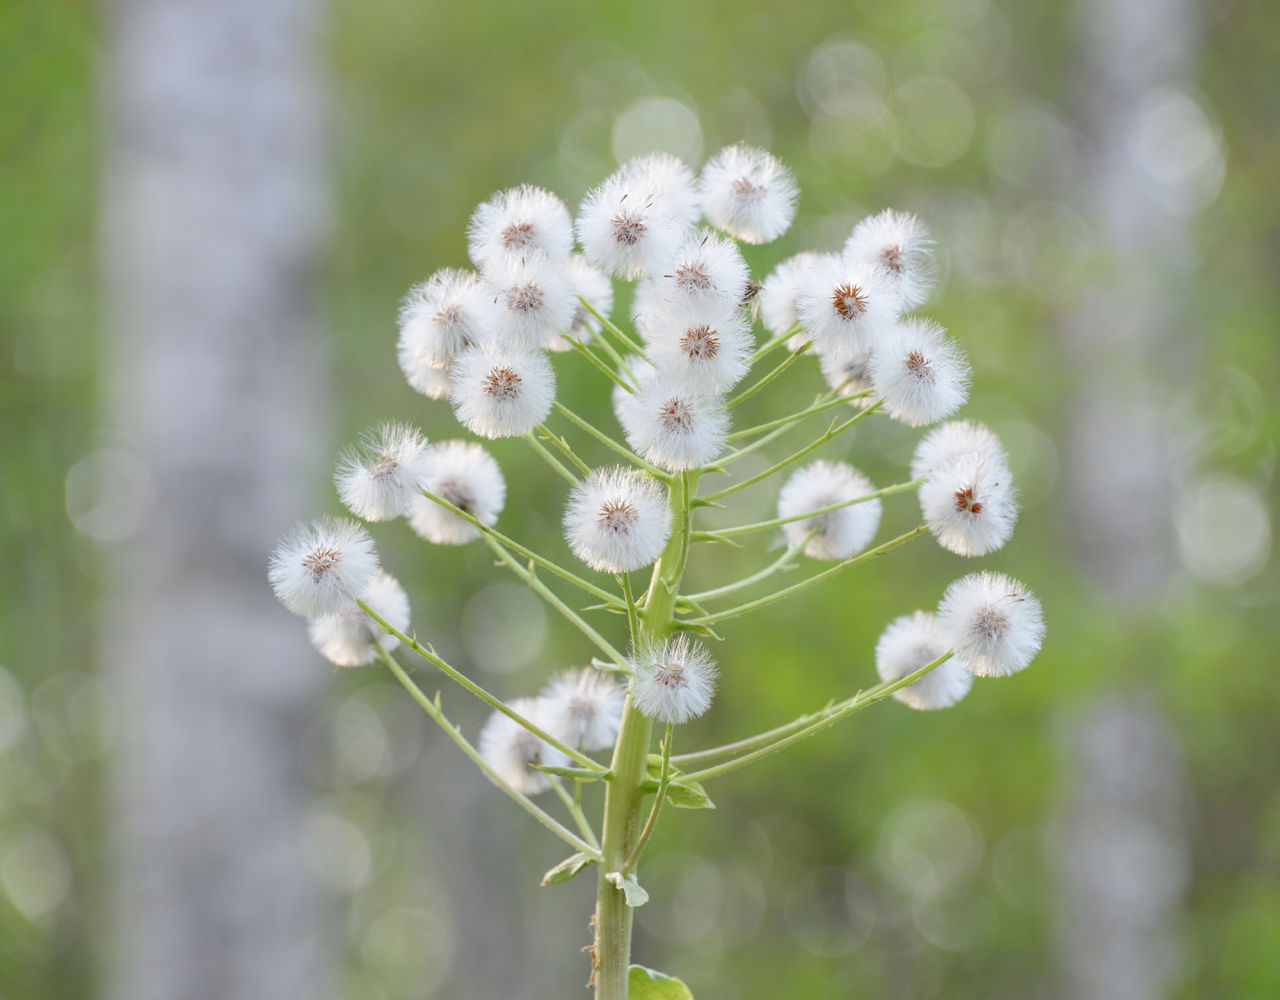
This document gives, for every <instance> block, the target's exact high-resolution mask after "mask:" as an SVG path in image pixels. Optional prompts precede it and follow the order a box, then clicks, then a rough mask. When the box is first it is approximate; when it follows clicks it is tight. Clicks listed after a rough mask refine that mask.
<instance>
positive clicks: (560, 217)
mask: <svg viewBox="0 0 1280 1000" xmlns="http://www.w3.org/2000/svg"><path fill="white" fill-rule="evenodd" d="M572 249H573V223H572V221H570V219H569V209H567V208H566V207H565V204H564V202H563V201H561V200H560V199H559V198H557V197H556V196H555V195H554V194H552V193H551V192H550V191H546V190H543V189H542V188H540V187H534V186H533V185H532V184H521V185H520V186H519V187H514V188H510V189H508V190H506V191H499V192H498V193H497V194H495V195H494V196H493V197H492V198H490V199H489V200H488V201H486V202H484V203H483V204H481V205H478V206H477V207H476V210H475V211H474V212H473V213H471V221H470V222H469V223H467V253H468V254H469V255H470V256H471V260H472V262H473V263H474V264H475V265H476V267H479V268H486V269H487V268H489V267H492V266H493V265H494V263H495V262H497V261H499V260H501V259H502V258H503V257H507V256H515V257H519V256H523V255H524V254H529V253H535V252H541V253H544V254H546V255H547V257H549V258H550V259H552V260H563V259H564V258H565V257H567V256H569V251H570V250H572Z"/></svg>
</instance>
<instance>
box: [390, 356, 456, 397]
mask: <svg viewBox="0 0 1280 1000" xmlns="http://www.w3.org/2000/svg"><path fill="white" fill-rule="evenodd" d="M400 370H401V371H402V372H404V377H405V379H406V380H407V381H408V383H409V385H410V387H411V388H413V389H414V390H416V391H417V392H420V393H422V394H423V395H424V396H426V397H427V398H428V399H444V398H445V397H446V396H448V395H449V369H447V368H437V367H436V366H435V365H433V364H430V363H429V362H427V361H425V360H424V359H422V358H411V357H406V355H405V354H404V353H401V355H400Z"/></svg>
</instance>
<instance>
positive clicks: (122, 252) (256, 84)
mask: <svg viewBox="0 0 1280 1000" xmlns="http://www.w3.org/2000/svg"><path fill="white" fill-rule="evenodd" d="M320 16H321V5H320V3H319V2H318V0H216V2H208V0H115V2H114V3H113V4H112V5H111V6H110V7H109V24H108V29H109V36H110V51H109V56H108V69H107V81H106V82H107V88H106V89H107V126H108V127H107V135H106V154H107V155H106V177H105V186H104V201H105V217H104V265H105V273H106V281H107V290H108V296H109V301H110V318H111V323H112V328H113V334H114V337H113V345H112V346H113V351H112V366H111V370H110V372H109V376H108V377H109V379H110V382H109V385H108V391H107V393H106V399H107V404H106V405H107V413H106V423H107V425H108V427H110V428H112V433H113V435H114V437H113V441H112V443H113V444H116V445H117V446H119V447H122V448H124V449H126V450H128V451H130V452H132V453H133V454H135V455H136V456H137V458H138V459H139V460H140V461H141V463H142V465H143V466H144V467H145V468H146V470H147V471H148V473H149V475H150V478H151V480H152V481H153V483H154V486H155V497H156V499H155V506H154V510H153V511H152V512H151V516H150V517H149V518H148V519H146V521H145V523H144V525H143V527H142V529H141V531H140V532H139V534H138V535H137V536H136V537H134V538H133V539H131V540H130V541H129V542H128V543H126V544H125V545H123V546H121V547H120V548H119V549H117V550H116V551H115V552H113V553H112V554H111V555H110V557H109V559H108V560H107V561H106V565H107V566H108V567H109V577H108V580H107V581H106V582H107V584H108V589H109V595H108V605H107V614H106V627H105V630H104V633H105V634H104V648H103V660H104V666H105V670H106V671H107V675H108V677H109V679H110V680H111V682H112V683H113V685H115V686H116V688H117V689H118V691H119V693H120V703H121V711H122V713H123V717H124V720H125V724H126V729H125V731H126V732H127V733H128V741H127V744H126V745H125V746H123V747H122V749H121V752H120V753H119V754H118V756H117V758H116V761H115V768H116V770H115V773H114V775H113V782H112V794H113V801H112V813H113V817H114V829H113V833H114V840H113V851H114V878H115V888H114V896H113V900H114V930H115V932H116V933H117V934H118V935H119V940H117V941H116V942H114V945H115V947H114V948H113V949H112V953H111V961H112V968H111V969H110V970H109V973H110V994H111V995H113V996H116V997H121V998H125V997H127V998H128V1000H176V998H182V1000H215V998H217V1000H232V998H234V1000H247V998H254V1000H257V998H264V1000H275V998H280V1000H286V998H287V1000H296V998H303V997H306V998H308V1000H310V998H315V997H323V996H324V995H325V989H324V988H323V984H324V982H325V980H326V979H327V978H328V977H327V976H326V975H325V972H324V970H323V969H322V962H321V956H322V954H324V952H323V950H322V948H321V937H320V930H321V928H320V927H319V926H318V919H317V913H318V909H317V903H318V898H317V892H316V889H315V888H314V886H313V884H312V880H311V878H310V877H309V875H308V873H307V871H306V869H305V867H304V864H303V862H302V860H301V850H300V845H299V831H300V825H301V821H302V817H303V810H304V807H305V802H304V790H303V783H302V781H301V777H300V774H299V770H298V754H299V735H300V731H301V728H302V726H303V725H304V720H305V716H306V712H307V710H308V703H309V701H310V700H311V699H313V698H314V697H315V695H316V694H317V692H318V690H319V688H320V686H321V684H322V683H323V682H324V681H325V679H326V676H327V673H326V671H325V670H324V669H323V668H320V667H318V666H317V663H316V660H315V657H314V656H313V655H311V654H310V652H309V650H306V648H305V647H306V642H305V637H304V635H305V633H304V629H303V627H302V623H301V622H299V621H297V620H295V619H291V618H290V616H288V615H287V614H285V613H284V612H283V611H282V609H281V608H280V607H279V605H277V604H276V603H275V602H274V601H273V600H272V598H271V594H270V592H269V590H268V589H267V586H266V582H265V573H266V559H267V553H268V552H269V550H270V548H271V546H272V544H273V543H274V541H275V539H276V538H277V537H278V535H279V534H280V532H281V531H282V530H283V528H284V527H286V525H287V524H288V523H289V522H290V521H291V520H293V519H294V518H295V517H296V516H297V514H298V512H299V511H301V510H305V509H307V508H308V507H309V506H310V502H309V500H308V498H309V497H310V496H312V495H313V487H315V486H316V485H317V484H318V479H319V473H320V468H319V460H320V456H319V455H318V452H317V449H318V447H319V446H320V445H321V443H323V442H324V441H325V439H326V435H325V434H324V429H323V428H322V427H318V426H317V411H318V406H317V404H318V402H319V401H320V400H322V399H323V394H322V393H321V392H320V390H319V388H318V385H319V383H318V381H317V372H316V371H315V370H314V369H315V367H316V366H315V363H314V361H313V358H314V356H315V347H314V344H313V343H311V341H312V337H311V336H310V333H311V308H310V305H311V297H312V296H311V286H310V282H309V277H310V274H311V271H312V264H313V261H314V256H315V253H316V249H317V247H318V246H319V245H320V243H321V238H322V235H323V229H324V214H325V210H326V208H327V198H328V190H327V184H326V177H325V172H324V159H325V157H324V150H323V149H322V133H321V100H320V97H321V87H320V84H321V78H320V73H319V69H318V66H319V46H318V40H319V39H318V35H319V29H320Z"/></svg>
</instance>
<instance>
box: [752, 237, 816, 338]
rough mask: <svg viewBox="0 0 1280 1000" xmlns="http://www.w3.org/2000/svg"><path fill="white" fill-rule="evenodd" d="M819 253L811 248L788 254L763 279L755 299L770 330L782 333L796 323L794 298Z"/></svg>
mask: <svg viewBox="0 0 1280 1000" xmlns="http://www.w3.org/2000/svg"><path fill="white" fill-rule="evenodd" d="M821 256H822V255H821V254H818V253H814V252H813V251H812V250H806V251H805V252H804V253H798V254H796V255H795V256H794V257H788V258H787V259H786V260H784V261H783V262H782V263H781V264H779V265H778V266H777V267H775V268H774V269H773V270H772V271H770V272H769V276H768V277H767V278H765V279H764V284H763V285H762V286H761V287H760V295H759V297H758V299H757V300H756V301H757V302H758V303H759V305H760V321H761V322H762V323H763V324H764V328H765V329H766V330H768V331H769V332H770V333H773V334H779V333H784V332H785V331H787V330H790V329H791V328H792V327H793V326H795V325H796V323H797V322H799V319H800V318H799V316H798V315H797V313H796V297H797V296H798V295H799V294H800V285H801V283H802V282H803V281H804V276H805V275H806V274H808V273H809V268H811V267H812V266H813V265H814V262H815V261H817V260H818V258H819V257H821Z"/></svg>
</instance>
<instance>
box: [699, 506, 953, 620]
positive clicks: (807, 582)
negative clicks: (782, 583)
mask: <svg viewBox="0 0 1280 1000" xmlns="http://www.w3.org/2000/svg"><path fill="white" fill-rule="evenodd" d="M928 530H929V529H928V527H926V526H925V525H923V524H922V525H920V526H919V527H916V528H912V529H911V530H910V531H908V532H907V533H906V534H905V535H899V536H898V537H897V538H893V539H890V540H889V541H887V542H885V543H884V544H883V545H877V546H876V547H875V548H874V549H867V551H866V552H863V553H861V554H860V555H856V556H850V557H849V558H848V559H845V560H843V561H841V562H838V563H836V564H835V565H834V566H831V567H829V568H828V569H824V570H823V571H822V572H821V573H815V574H813V576H809V577H806V578H805V579H803V580H801V581H800V582H799V583H794V584H792V585H791V586H790V587H784V588H783V589H782V590H778V591H774V592H773V593H772V594H767V595H765V596H764V597H760V598H757V599H756V600H754V601H748V602H747V603H746V604H739V605H738V606H737V607H736V608H729V609H728V610H727V611H717V612H716V613H715V614H710V615H703V616H702V617H701V618H689V619H686V620H685V621H683V622H682V623H681V624H683V625H715V624H716V623H717V622H722V621H727V620H728V619H730V618H737V617H738V616H739V615H745V614H747V613H748V612H750V611H756V610H758V609H759V608H764V607H768V606H769V605H770V604H776V603H777V602H778V601H781V600H785V599H786V598H788V597H791V596H792V595H793V594H798V593H800V591H802V590H807V589H808V588H809V587H812V586H814V585H815V584H818V583H821V582H822V581H823V580H825V579H827V578H828V577H830V576H835V575H836V574H837V573H839V572H841V571H842V570H845V569H848V568H849V567H850V566H854V565H857V564H858V563H861V562H866V561H867V560H868V559H874V558H875V557H876V556H880V555H884V554H885V553H886V552H888V551H890V550H891V549H896V548H897V547H898V546H899V545H905V544H906V543H907V542H909V541H911V539H913V538H917V537H919V536H920V535H923V534H924V533H925V532H926V531H928Z"/></svg>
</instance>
